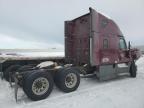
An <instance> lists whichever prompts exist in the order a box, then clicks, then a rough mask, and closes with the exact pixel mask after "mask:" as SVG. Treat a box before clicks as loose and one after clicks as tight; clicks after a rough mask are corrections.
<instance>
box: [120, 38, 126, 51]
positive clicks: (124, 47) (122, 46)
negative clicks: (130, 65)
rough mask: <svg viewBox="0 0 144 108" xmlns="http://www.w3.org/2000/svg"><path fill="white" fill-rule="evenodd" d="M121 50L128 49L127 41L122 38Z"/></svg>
mask: <svg viewBox="0 0 144 108" xmlns="http://www.w3.org/2000/svg"><path fill="white" fill-rule="evenodd" d="M119 48H120V49H127V47H126V43H125V40H124V39H123V38H120V40H119Z"/></svg>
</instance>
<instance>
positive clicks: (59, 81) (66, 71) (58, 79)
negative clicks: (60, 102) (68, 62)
mask: <svg viewBox="0 0 144 108" xmlns="http://www.w3.org/2000/svg"><path fill="white" fill-rule="evenodd" d="M68 75H72V76H73V78H70V80H69V81H68V82H67V83H68V84H69V83H70V81H72V83H74V84H73V85H72V86H69V87H68V85H66V80H67V79H66V78H68ZM74 77H75V78H74ZM54 78H55V84H56V86H57V87H58V88H59V89H60V90H62V91H63V92H65V93H69V92H72V91H75V90H76V89H77V88H78V86H79V84H80V70H79V69H77V68H74V67H68V68H63V69H60V70H59V71H58V72H57V73H56V74H55V76H54ZM72 79H73V80H72ZM74 80H75V82H74Z"/></svg>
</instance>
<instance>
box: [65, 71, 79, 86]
mask: <svg viewBox="0 0 144 108" xmlns="http://www.w3.org/2000/svg"><path fill="white" fill-rule="evenodd" d="M76 83H77V76H76V75H75V74H74V73H69V74H68V75H67V76H66V78H65V85H66V87H67V88H73V87H74V86H75V85H76Z"/></svg>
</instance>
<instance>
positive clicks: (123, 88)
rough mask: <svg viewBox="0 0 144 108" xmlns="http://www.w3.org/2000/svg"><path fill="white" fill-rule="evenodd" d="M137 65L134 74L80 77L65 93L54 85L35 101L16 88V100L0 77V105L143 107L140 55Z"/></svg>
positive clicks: (2, 107) (143, 68) (8, 107)
mask: <svg viewBox="0 0 144 108" xmlns="http://www.w3.org/2000/svg"><path fill="white" fill-rule="evenodd" d="M137 65H138V75H137V78H130V77H129V76H127V75H126V76H121V77H119V78H117V79H114V80H110V81H104V82H100V81H98V80H96V78H95V77H92V78H82V79H81V84H80V86H79V88H78V90H77V91H75V92H72V93H67V94H66V93H63V92H61V91H59V90H58V89H57V88H56V87H54V90H53V92H52V93H51V95H50V96H49V97H48V98H47V99H45V100H41V101H37V102H34V101H31V100H29V99H28V98H27V96H26V95H25V94H24V93H23V91H22V90H21V89H20V90H19V92H18V102H17V103H16V102H15V100H14V90H13V88H10V86H9V84H8V82H6V81H4V80H0V108H32V107H33V108H144V56H143V57H141V58H140V59H139V60H138V61H137Z"/></svg>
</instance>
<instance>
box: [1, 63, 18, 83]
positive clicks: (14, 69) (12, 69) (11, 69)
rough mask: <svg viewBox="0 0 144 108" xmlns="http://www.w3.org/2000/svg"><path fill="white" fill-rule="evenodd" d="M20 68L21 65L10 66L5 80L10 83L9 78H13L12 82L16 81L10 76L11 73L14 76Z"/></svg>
mask: <svg viewBox="0 0 144 108" xmlns="http://www.w3.org/2000/svg"><path fill="white" fill-rule="evenodd" d="M19 67H20V65H11V66H9V67H8V68H7V69H6V71H5V72H4V78H5V79H6V80H7V81H9V77H11V81H12V82H14V79H13V78H12V76H10V72H11V74H12V75H13V74H14V73H15V72H16V71H17V69H18V68H19Z"/></svg>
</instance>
